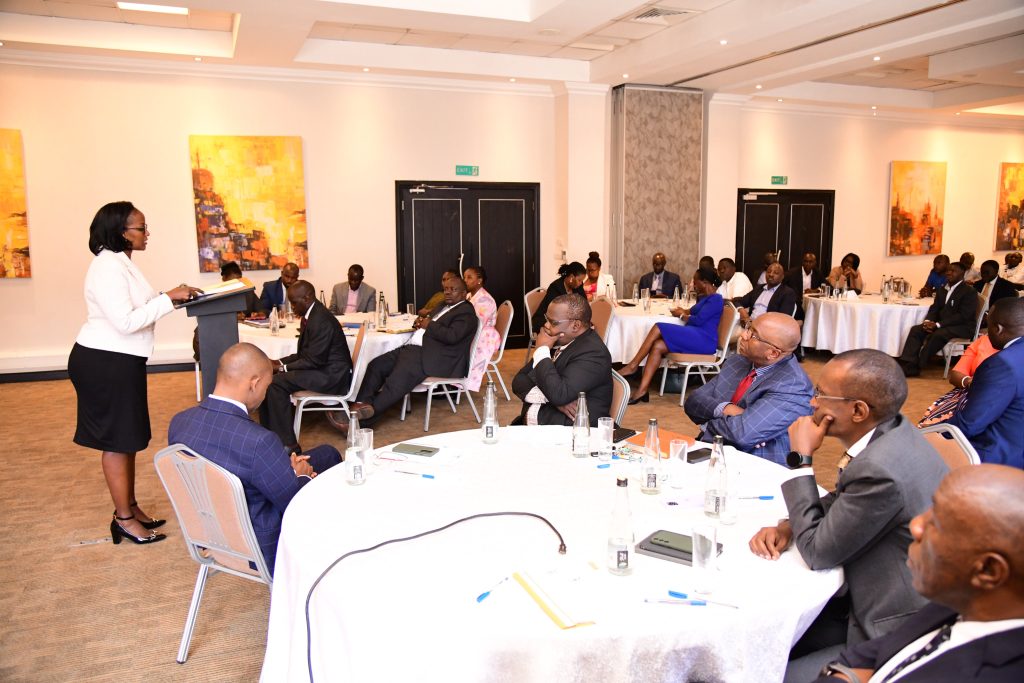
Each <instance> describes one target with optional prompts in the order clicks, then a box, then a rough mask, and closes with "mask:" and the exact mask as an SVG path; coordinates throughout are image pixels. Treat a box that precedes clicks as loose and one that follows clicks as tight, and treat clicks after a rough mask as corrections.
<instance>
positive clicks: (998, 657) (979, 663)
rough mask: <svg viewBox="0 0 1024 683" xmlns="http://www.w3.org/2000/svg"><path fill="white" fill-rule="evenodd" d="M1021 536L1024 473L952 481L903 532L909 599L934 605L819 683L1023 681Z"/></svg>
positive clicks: (993, 472) (848, 657)
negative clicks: (909, 539) (912, 593)
mask: <svg viewBox="0 0 1024 683" xmlns="http://www.w3.org/2000/svg"><path fill="white" fill-rule="evenodd" d="M997 355H998V354H997ZM1021 529H1024V472H1021V471H1020V470H1015V469H1012V468H1009V467H1002V466H999V465H978V466H977V467H961V468H959V469H956V470H954V471H953V472H951V473H950V474H949V475H948V476H947V477H946V478H945V479H944V480H943V482H942V484H941V485H940V486H939V489H938V491H936V492H935V496H934V498H933V503H932V507H931V509H929V510H926V511H925V512H924V513H923V514H920V515H918V516H917V517H915V518H914V519H913V520H912V521H911V522H910V533H911V535H912V536H913V539H914V540H913V543H911V544H910V548H909V549H908V554H909V557H908V560H907V565H908V566H909V567H910V573H911V574H912V576H913V585H914V589H915V590H916V591H917V592H918V593H920V594H921V595H923V596H924V597H926V598H928V599H930V600H931V601H932V602H931V603H929V604H928V605H926V606H924V607H922V608H921V611H919V612H918V613H917V614H915V615H914V616H912V617H910V618H909V619H907V620H906V622H904V623H903V625H901V626H900V627H899V628H898V629H896V630H894V631H892V632H890V633H888V634H886V635H883V636H880V637H878V638H875V639H873V640H869V641H866V642H863V643H860V644H858V645H855V646H853V647H851V648H848V649H847V650H845V651H844V652H843V653H842V654H840V655H839V658H838V660H836V661H834V662H832V663H830V664H828V665H827V666H826V667H825V669H824V670H822V672H821V674H820V676H819V678H818V679H817V681H818V682H819V683H826V682H832V681H840V680H846V681H867V680H868V679H871V680H883V681H889V680H893V681H899V682H900V683H961V682H962V681H982V682H990V681H991V682H996V681H998V682H1003V681H1005V682H1006V683H1009V682H1011V681H1013V682H1016V681H1024V538H1022V537H1021ZM803 680H805V681H806V680H808V678H804V679H803Z"/></svg>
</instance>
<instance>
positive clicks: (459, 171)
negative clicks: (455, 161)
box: [455, 166, 480, 175]
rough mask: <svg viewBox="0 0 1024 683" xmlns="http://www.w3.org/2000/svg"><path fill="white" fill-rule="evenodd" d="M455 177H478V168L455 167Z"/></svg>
mask: <svg viewBox="0 0 1024 683" xmlns="http://www.w3.org/2000/svg"><path fill="white" fill-rule="evenodd" d="M455 175H480V167H479V166H456V167H455Z"/></svg>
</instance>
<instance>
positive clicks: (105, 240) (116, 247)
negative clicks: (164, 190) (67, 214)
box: [89, 202, 138, 254]
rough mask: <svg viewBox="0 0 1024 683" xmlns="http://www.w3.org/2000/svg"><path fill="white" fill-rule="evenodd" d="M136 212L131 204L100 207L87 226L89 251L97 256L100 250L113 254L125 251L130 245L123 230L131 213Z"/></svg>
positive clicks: (112, 204) (117, 203) (113, 203)
mask: <svg viewBox="0 0 1024 683" xmlns="http://www.w3.org/2000/svg"><path fill="white" fill-rule="evenodd" d="M137 210H138V209H136V208H135V205H134V204H132V203H131V202H111V203H109V204H104V205H103V206H102V207H100V210H99V211H97V212H96V216H95V217H94V218H93V219H92V225H90V226H89V251H91V252H92V253H94V254H98V253H100V250H101V249H106V250H107V251H113V252H121V251H124V250H125V249H127V248H128V247H129V244H130V243H129V242H128V240H127V239H126V238H125V236H124V228H125V226H126V225H128V217H129V216H131V215H132V211H137Z"/></svg>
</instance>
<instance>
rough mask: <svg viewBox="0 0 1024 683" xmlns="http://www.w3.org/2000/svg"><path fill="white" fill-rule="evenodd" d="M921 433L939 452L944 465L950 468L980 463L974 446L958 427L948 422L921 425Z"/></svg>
mask: <svg viewBox="0 0 1024 683" xmlns="http://www.w3.org/2000/svg"><path fill="white" fill-rule="evenodd" d="M921 434H922V436H924V438H925V441H927V442H928V443H929V444H931V446H932V448H934V449H935V450H936V451H938V452H939V455H941V456H942V459H943V460H945V461H946V466H947V467H949V469H951V470H955V469H956V468H957V467H963V466H964V465H980V464H981V457H980V456H979V455H978V451H976V450H974V446H972V445H971V442H970V441H968V440H967V437H966V436H964V433H963V432H961V431H960V428H959V427H956V426H954V425H948V424H937V425H931V426H929V427H922V428H921Z"/></svg>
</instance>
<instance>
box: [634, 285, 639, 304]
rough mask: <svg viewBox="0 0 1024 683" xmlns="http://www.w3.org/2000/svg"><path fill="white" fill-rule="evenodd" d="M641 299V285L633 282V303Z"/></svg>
mask: <svg viewBox="0 0 1024 683" xmlns="http://www.w3.org/2000/svg"><path fill="white" fill-rule="evenodd" d="M639 299H640V285H638V284H637V283H635V282H634V283H633V303H637V301H639Z"/></svg>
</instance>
